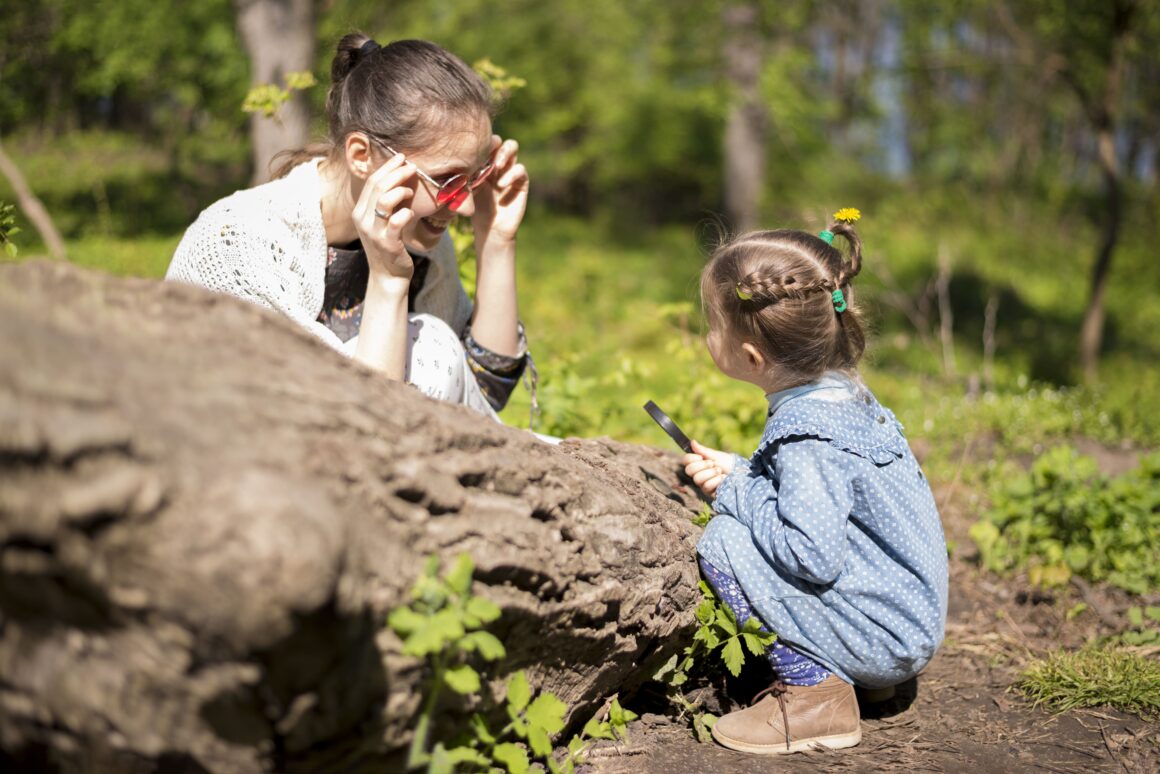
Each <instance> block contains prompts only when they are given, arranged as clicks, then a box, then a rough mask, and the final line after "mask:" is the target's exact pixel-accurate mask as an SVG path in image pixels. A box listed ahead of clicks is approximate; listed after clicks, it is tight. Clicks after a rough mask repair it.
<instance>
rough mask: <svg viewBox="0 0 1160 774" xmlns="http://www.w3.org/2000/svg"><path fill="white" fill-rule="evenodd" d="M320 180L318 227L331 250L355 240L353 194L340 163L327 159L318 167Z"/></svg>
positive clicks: (346, 174) (356, 237) (349, 180)
mask: <svg viewBox="0 0 1160 774" xmlns="http://www.w3.org/2000/svg"><path fill="white" fill-rule="evenodd" d="M318 176H319V178H320V179H321V181H322V201H321V203H320V207H321V208H322V224H323V226H325V227H326V243H327V244H328V245H331V246H333V247H341V246H342V245H349V244H350V243H351V242H353V241H355V240H356V239H358V232H357V231H355V228H354V216H353V214H352V213H353V212H354V192H353V191H352V190H351V179H350V175H349V174H348V173H347V171H346V170H345V169H344V168H343V167H342V165H341V164H335V163H334V162H333V161H331V160H330V159H329V158H326V159H323V160H322V161H321V162H319V164H318Z"/></svg>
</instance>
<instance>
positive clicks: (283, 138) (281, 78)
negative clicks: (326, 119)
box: [234, 0, 314, 185]
mask: <svg viewBox="0 0 1160 774" xmlns="http://www.w3.org/2000/svg"><path fill="white" fill-rule="evenodd" d="M234 4H235V5H236V6H237V9H238V31H239V32H240V33H241V35H242V41H243V43H244V44H245V46H246V53H248V54H249V57H250V83H251V85H258V84H263V83H272V84H276V85H279V86H284V85H285V78H286V75H287V73H292V72H301V71H303V70H311V69H313V67H314V9H313V0H234ZM309 140H310V112H309V110H308V107H307V103H306V98H305V97H304V96H303V94H302V93H301V92H292V93H291V97H290V100H289V101H288V102H286V103H285V104H283V105H282V107H281V108H280V109H279V110H278V113H277V115H276V116H274V117H273V118H267V117H265V116H262V115H259V114H257V113H255V114H254V115H253V116H251V117H250V141H251V144H252V145H253V155H254V175H253V183H254V184H255V185H256V184H258V183H264V182H265V181H267V180H269V178H270V162H271V161H272V160H273V158H274V156H275V155H277V154H278V153H279V152H280V151H283V150H287V149H293V148H301V147H303V146H305V145H306V143H307V142H308V141H309Z"/></svg>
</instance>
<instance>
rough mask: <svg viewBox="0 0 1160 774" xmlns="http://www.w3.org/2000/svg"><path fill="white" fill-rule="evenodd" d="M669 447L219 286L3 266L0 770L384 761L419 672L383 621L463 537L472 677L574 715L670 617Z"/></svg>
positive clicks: (616, 686)
mask: <svg viewBox="0 0 1160 774" xmlns="http://www.w3.org/2000/svg"><path fill="white" fill-rule="evenodd" d="M643 421H647V417H646V416H644V414H643V412H642V422H643ZM677 467H678V466H677V465H676V463H675V457H674V456H673V455H670V454H665V453H662V452H660V451H657V450H654V449H647V448H644V447H636V446H629V445H626V444H619V443H616V442H614V441H610V440H608V439H598V440H588V441H577V440H570V441H566V442H565V443H563V444H561V445H560V446H552V445H549V444H546V443H543V442H541V441H540V440H538V439H536V438H535V437H534V436H533V435H531V434H530V433H528V432H526V431H522V430H518V429H513V428H509V427H504V426H501V425H498V424H496V423H494V422H492V421H490V420H486V419H484V418H481V417H479V416H478V415H475V414H473V413H471V412H469V411H468V410H466V409H462V408H459V407H455V406H450V405H447V404H442V403H437V402H435V401H432V400H429V399H427V398H425V397H424V396H422V395H420V394H419V393H418V392H417V391H416V390H414V389H412V388H409V387H407V386H404V385H400V384H395V383H390V382H387V381H386V380H384V379H383V378H381V376H379V375H377V374H375V373H373V372H371V371H369V370H367V369H365V368H363V367H362V366H360V365H359V364H357V363H354V362H352V361H349V360H346V359H344V358H343V357H342V356H340V355H338V354H336V353H333V352H331V351H329V350H328V349H327V348H326V347H325V346H324V345H322V344H320V343H318V342H316V341H315V340H314V339H313V338H312V337H311V336H310V335H309V334H308V333H306V332H304V331H301V330H299V329H297V328H296V327H295V326H294V325H293V324H292V323H290V322H288V321H287V320H285V319H283V318H281V317H280V316H278V315H276V314H275V313H272V312H268V311H266V310H263V309H260V308H257V307H255V306H252V305H249V304H245V303H243V302H240V301H237V300H235V299H233V298H229V297H225V296H220V295H214V294H211V293H208V292H205V291H203V290H201V289H198V288H193V287H186V286H182V285H176V284H169V283H161V282H157V281H152V280H141V279H117V278H113V277H109V276H106V275H103V274H100V273H95V272H90V271H85V270H81V269H78V268H75V267H73V266H70V265H68V264H63V263H35V264H24V265H16V266H11V265H10V266H5V267H0V764H3V763H5V762H7V763H8V764H13V763H15V764H18V765H20V766H22V767H24V768H32V769H36V768H44V769H63V770H80V771H93V770H117V771H134V770H140V771H151V770H177V771H203V770H211V771H257V770H276V771H340V770H341V771H362V770H366V771H370V770H374V771H380V772H381V771H397V770H400V769H401V768H402V766H401V760H402V759H401V755H402V751H403V750H404V748H405V746H406V744H407V743H408V741H409V738H410V734H411V729H412V728H413V727H414V722H415V717H416V713H417V711H418V708H419V704H420V700H421V698H422V697H421V695H420V694H421V681H422V679H423V677H424V670H423V665H422V664H421V663H420V662H418V661H416V660H415V659H412V658H409V657H405V656H403V655H402V654H401V652H400V648H399V640H398V638H397V637H396V636H395V635H394V634H393V633H392V632H391V631H390V630H389V629H387V628H386V626H385V620H386V616H387V614H388V612H389V611H390V610H391V609H392V608H393V607H395V606H396V605H398V604H400V603H403V602H406V601H407V593H408V590H409V588H410V586H411V584H412V583H413V581H414V580H415V578H416V577H417V576H418V575H419V574H420V573H421V571H422V567H423V564H424V561H425V558H426V557H427V556H429V555H437V556H440V557H442V558H444V559H445V560H450V559H451V558H452V557H454V556H456V555H458V554H459V553H461V552H467V553H469V554H470V555H471V556H472V558H473V560H474V562H475V565H476V575H475V584H474V589H473V593H475V594H477V595H481V596H485V597H488V598H489V599H491V600H492V601H494V602H496V603H497V604H498V605H499V606H500V607H501V609H502V611H503V613H502V616H501V618H500V619H499V620H498V621H496V622H495V623H493V624H491V625H490V626H489V631H491V632H492V633H493V634H495V635H496V636H497V637H499V639H500V640H501V641H502V642H503V643H504V645H505V646H506V650H507V656H506V658H505V659H504V660H503V661H502V662H500V663H499V664H498V665H496V666H495V667H494V668H493V670H492V672H491V675H492V677H493V686H499V685H501V684H502V681H503V680H505V679H506V677H507V676H508V675H510V674H511V673H513V672H514V671H515V670H519V669H525V670H526V671H527V673H528V676H529V679H530V681H531V683H532V685H533V686H535V687H537V688H540V689H545V690H550V691H552V692H554V693H555V694H556V695H557V696H558V697H559V698H560V699H562V700H563V701H564V702H565V703H567V704H568V705H569V707H570V716H569V719H570V721H571V723H572V724H573V726H574V725H575V724H576V723H577V722H583V720H585V719H586V718H587V716H588V715H590V714H591V713H592V712H593V711H594V710H595V709H596V708H598V707H599V706H600V704H601V703H602V702H603V701H604V699H605V698H606V697H607V696H609V695H612V694H613V693H616V692H617V691H621V692H630V691H631V690H632V689H633V688H634V687H635V686H636V685H638V684H640V682H642V681H643V680H644V679H646V678H647V676H648V674H649V673H650V670H651V669H652V668H653V667H655V666H656V665H658V664H660V663H662V662H663V661H664V660H665V659H666V658H668V656H670V655H671V654H672V653H674V652H676V651H677V649H679V648H680V647H682V646H683V644H684V642H683V640H684V639H685V638H686V637H687V636H688V635H689V634H690V633H691V631H692V626H693V619H692V609H693V608H694V607H695V604H696V602H697V600H698V597H699V592H698V590H697V569H696V565H695V563H694V561H693V546H694V542H695V539H696V533H697V529H696V528H695V527H693V526H692V525H691V523H690V516H691V515H692V513H693V512H695V509H696V507H697V505H698V503H697V500H696V498H695V497H694V495H693V492H691V491H690V490H689V489H688V488H686V487H685V486H683V485H682V484H681V483H680V482H679V481H678V480H677ZM465 709H466V708H465V707H460V708H457V707H455V706H449V708H448V710H447V712H446V713H445V717H443V723H444V727H452V726H454V725H456V723H457V722H459V720H460V719H461V717H462V716H457V715H456V712H458V711H460V710H465Z"/></svg>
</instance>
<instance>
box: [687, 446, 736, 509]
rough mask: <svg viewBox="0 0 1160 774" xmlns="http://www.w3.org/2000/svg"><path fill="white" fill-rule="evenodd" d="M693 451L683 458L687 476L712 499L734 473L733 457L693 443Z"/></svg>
mask: <svg viewBox="0 0 1160 774" xmlns="http://www.w3.org/2000/svg"><path fill="white" fill-rule="evenodd" d="M692 445H693V451H692V452H691V453H689V454H686V455H685V456H684V457H682V458H681V463H682V464H683V465H684V466H685V474H686V475H687V476H688V477H689V478H691V479H693V483H694V484H696V485H697V486H698V487H700V488H701V491H702V492H704V493H705V495H706V496H708V497H712V496H713V495H714V494H715V493H716V491H717V487H719V486H721V482H722V481H724V480H725V477H726V476H728V475H729V474H730V473H731V472H733V455H732V454H730V453H728V452H723V451H718V450H717V449H710V448H709V447H708V446H702V445H701V444H699V443H697V442H696V441H692Z"/></svg>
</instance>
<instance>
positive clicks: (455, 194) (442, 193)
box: [367, 134, 495, 212]
mask: <svg viewBox="0 0 1160 774" xmlns="http://www.w3.org/2000/svg"><path fill="white" fill-rule="evenodd" d="M367 136H368V137H370V138H371V139H372V140H374V142H375V144H376V145H378V146H379V147H380V148H382V149H383V150H385V151H387V152H388V153H390V154H391V155H392V156H396V155H398V153H399V152H398V151H397V150H395V149H394V148H392V147H391V146H390V145H387V144H386V143H384V142H383V141H382V140H380V139H379V138H377V137H375V136H374V135H373V134H368V135H367ZM412 166H413V165H412ZM493 169H495V162H493V161H488V162H487V163H486V164H484V165H483V166H482V167H480V168H479V170H477V171H476V172H475V174H473V175H470V176H468V175H453V176H451V177H449V178H447V179H446V180H444V181H443V182H442V183H440V182H439V181H438V180H436V179H435V178H433V177H431V176H430V175H428V174H427V173H426V172H424V171H423V170H421V169H419V168H418V167H415V172H416V173H417V174H418V175H419V177H421V178H423V179H424V180H426V181H427V182H428V183H430V184H431V185H432V186H434V187H435V203H436V204H438V205H439V206H440V207H446V208H447V209H449V210H451V211H452V212H458V211H459V208H460V207H462V206H463V203H464V202H465V201H467V197H468V196H469V195H470V194H471V192H472V191H474V190H475V189H476V188H479V187H480V186H481V185H483V183H484V181H486V180H487V177H488V175H490V174H491V172H492V170H493Z"/></svg>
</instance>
